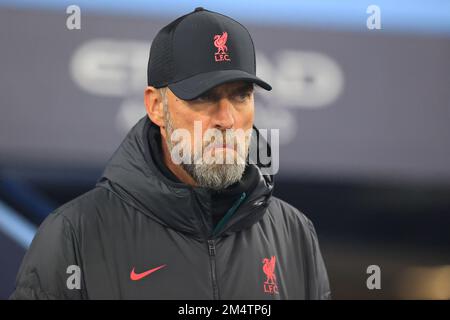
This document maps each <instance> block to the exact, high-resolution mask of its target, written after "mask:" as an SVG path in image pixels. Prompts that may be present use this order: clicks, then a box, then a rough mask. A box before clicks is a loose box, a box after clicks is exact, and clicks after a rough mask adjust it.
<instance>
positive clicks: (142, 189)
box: [11, 117, 330, 299]
mask: <svg viewBox="0 0 450 320" xmlns="http://www.w3.org/2000/svg"><path fill="white" fill-rule="evenodd" d="M151 126H152V123H151V122H150V120H149V119H148V117H144V118H142V119H141V120H140V121H139V122H138V123H137V124H136V125H135V126H134V127H133V129H131V131H130V132H129V134H128V135H127V137H126V138H125V139H124V141H123V142H122V144H121V145H120V147H119V148H118V149H117V151H116V152H115V153H114V155H113V156H112V158H111V160H110V162H109V164H108V165H107V167H106V169H105V171H104V173H103V175H102V178H101V179H100V180H99V181H98V182H97V184H96V187H95V188H94V189H92V190H91V191H89V192H87V193H85V194H83V195H81V196H79V197H78V198H76V199H74V200H72V201H70V202H68V203H66V204H65V205H63V206H61V207H59V208H58V209H56V210H55V211H54V212H52V213H51V214H50V215H49V216H48V217H47V218H46V219H45V221H44V222H43V223H42V225H41V226H40V228H39V230H38V233H37V234H36V236H35V238H34V240H33V242H32V244H31V246H30V248H29V250H28V252H27V253H26V255H25V257H24V260H23V262H22V265H21V267H20V270H19V274H18V276H17V282H16V290H15V291H14V292H13V294H12V295H11V298H12V299H325V298H329V296H330V289H329V284H328V277H327V273H326V269H325V265H324V263H323V260H322V256H321V253H320V250H319V246H318V242H317V236H316V232H315V230H314V227H313V224H312V223H311V221H310V220H308V219H307V218H306V217H305V216H304V215H303V214H302V213H301V212H300V211H298V210H297V209H296V208H294V207H292V206H291V205H289V204H287V203H286V202H284V201H282V200H280V199H278V198H276V197H274V196H272V192H273V180H272V177H271V176H267V175H263V174H261V172H260V169H259V168H258V166H255V165H253V166H254V167H253V168H252V170H256V171H257V172H258V179H257V183H256V184H255V186H254V187H253V188H252V189H250V190H247V192H242V193H241V194H240V195H238V197H237V199H236V200H235V201H234V203H233V204H232V206H231V207H230V208H229V210H228V211H227V212H226V214H225V215H224V216H223V217H222V219H221V220H220V222H219V223H218V224H217V225H214V223H213V219H212V214H211V208H212V196H211V192H210V191H209V190H208V189H205V188H198V187H191V186H188V185H186V184H183V183H178V182H174V181H172V180H171V179H168V178H167V177H166V176H165V175H164V174H162V172H161V171H160V170H159V169H158V168H157V166H156V164H155V161H154V160H153V159H152V155H151V152H152V151H151V149H150V147H149V141H148V140H149V136H150V135H149V130H150V128H151ZM246 171H247V170H246ZM74 266H76V267H74ZM74 268H78V269H74ZM74 270H77V271H74ZM74 277H77V278H76V279H79V282H77V280H74V279H75V278H74Z"/></svg>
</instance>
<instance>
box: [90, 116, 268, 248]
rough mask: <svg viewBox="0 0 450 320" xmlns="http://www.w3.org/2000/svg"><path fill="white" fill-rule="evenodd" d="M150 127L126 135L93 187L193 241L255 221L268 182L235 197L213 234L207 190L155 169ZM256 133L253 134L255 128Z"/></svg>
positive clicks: (263, 178)
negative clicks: (115, 196) (112, 195)
mask: <svg viewBox="0 0 450 320" xmlns="http://www.w3.org/2000/svg"><path fill="white" fill-rule="evenodd" d="M152 125H153V124H152V122H151V121H150V120H149V118H148V117H147V116H145V117H143V118H142V119H141V120H139V122H138V123H137V124H136V125H135V126H134V127H133V128H132V129H131V130H130V132H129V133H128V134H127V136H126V137H125V139H124V140H123V142H122V143H121V145H120V146H119V148H118V149H117V150H116V152H115V153H114V154H113V156H112V157H111V159H110V161H109V162H108V164H107V166H106V168H105V170H104V172H103V174H102V176H101V178H100V179H99V180H98V182H97V184H96V186H98V187H104V188H107V189H108V190H110V191H111V192H113V193H115V194H116V195H117V196H119V197H120V198H121V199H122V200H123V201H125V202H127V203H128V204H130V205H132V206H134V207H135V208H136V209H138V210H139V211H141V212H142V213H144V214H145V215H147V216H149V217H150V218H152V219H154V220H156V221H157V222H159V223H160V224H162V225H164V226H167V227H170V228H172V229H175V230H177V231H180V232H183V233H187V234H189V235H191V236H192V237H195V238H197V239H199V240H204V239H212V238H216V237H219V236H225V235H229V234H230V233H232V232H237V231H240V230H242V229H245V228H248V227H250V226H251V225H253V224H254V223H256V222H257V221H259V220H260V219H261V218H262V217H263V215H264V214H265V212H266V208H267V206H268V204H269V201H270V199H271V196H272V192H273V186H274V182H273V177H272V176H269V175H263V174H262V173H261V170H260V168H259V166H257V165H254V164H248V165H250V166H254V169H256V170H257V171H258V175H259V181H258V182H257V183H256V186H255V187H254V188H253V190H248V191H246V192H243V193H242V194H240V195H238V197H237V199H236V202H235V203H234V204H233V205H232V206H231V207H230V210H229V211H228V212H227V214H226V216H225V217H224V218H223V219H222V221H221V222H220V223H219V225H218V226H217V227H216V228H215V229H214V228H213V225H212V217H211V196H212V192H211V190H209V189H207V188H202V187H193V186H190V185H187V184H184V183H181V182H175V181H172V180H170V179H168V178H167V177H166V176H165V175H164V174H162V173H161V172H160V170H159V169H158V168H157V166H156V164H155V162H154V160H153V159H152V156H151V154H150V152H151V150H150V147H149V140H148V139H149V137H150V135H149V131H150V127H151V126H152ZM255 129H256V128H255Z"/></svg>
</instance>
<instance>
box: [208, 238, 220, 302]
mask: <svg viewBox="0 0 450 320" xmlns="http://www.w3.org/2000/svg"><path fill="white" fill-rule="evenodd" d="M208 252H209V261H210V266H211V281H212V287H213V297H214V300H219V288H218V287H217V277H216V245H215V243H214V240H212V239H210V240H208Z"/></svg>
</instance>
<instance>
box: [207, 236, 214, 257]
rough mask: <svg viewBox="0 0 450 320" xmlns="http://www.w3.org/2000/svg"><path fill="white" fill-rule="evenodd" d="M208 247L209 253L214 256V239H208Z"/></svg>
mask: <svg viewBox="0 0 450 320" xmlns="http://www.w3.org/2000/svg"><path fill="white" fill-rule="evenodd" d="M208 247H209V255H210V256H215V255H216V247H215V246H214V240H208Z"/></svg>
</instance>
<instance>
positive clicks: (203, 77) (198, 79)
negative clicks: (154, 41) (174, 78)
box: [169, 70, 272, 100]
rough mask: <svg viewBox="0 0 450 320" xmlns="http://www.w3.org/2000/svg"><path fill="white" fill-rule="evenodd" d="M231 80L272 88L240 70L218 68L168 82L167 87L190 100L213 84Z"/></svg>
mask: <svg viewBox="0 0 450 320" xmlns="http://www.w3.org/2000/svg"><path fill="white" fill-rule="evenodd" d="M232 81H248V82H252V83H256V84H257V85H258V86H260V87H261V88H263V89H266V90H272V87H271V86H270V85H269V84H268V83H267V82H265V81H263V80H261V79H260V78H258V77H257V76H255V75H252V74H250V73H247V72H245V71H241V70H218V71H212V72H206V73H201V74H197V75H195V76H192V77H190V78H187V79H184V80H181V81H178V82H175V83H172V84H169V88H170V90H171V91H172V92H173V93H174V94H175V95H176V96H177V97H178V98H180V99H183V100H192V99H195V98H197V97H198V96H200V95H202V94H203V93H205V92H206V91H208V90H210V89H212V88H214V87H215V86H218V85H221V84H224V83H228V82H232Z"/></svg>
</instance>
